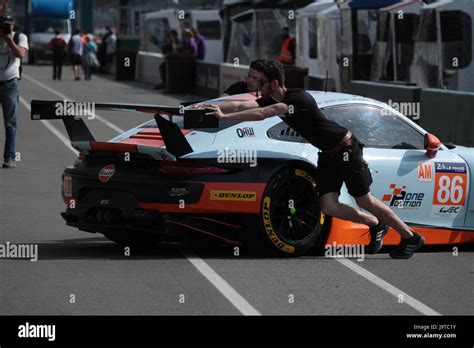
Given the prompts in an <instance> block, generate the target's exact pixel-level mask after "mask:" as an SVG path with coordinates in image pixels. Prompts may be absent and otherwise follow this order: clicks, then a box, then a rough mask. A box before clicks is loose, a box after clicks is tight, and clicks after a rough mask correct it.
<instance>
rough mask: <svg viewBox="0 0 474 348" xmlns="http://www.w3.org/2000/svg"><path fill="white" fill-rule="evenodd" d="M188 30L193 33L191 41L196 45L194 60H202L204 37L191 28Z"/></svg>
mask: <svg viewBox="0 0 474 348" xmlns="http://www.w3.org/2000/svg"><path fill="white" fill-rule="evenodd" d="M190 30H191V32H192V33H193V39H194V42H195V43H196V49H197V54H196V59H199V60H203V59H204V57H205V56H206V39H205V38H204V36H202V35H201V34H199V32H198V31H197V29H196V28H191V29H190Z"/></svg>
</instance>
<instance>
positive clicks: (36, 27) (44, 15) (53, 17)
mask: <svg viewBox="0 0 474 348" xmlns="http://www.w3.org/2000/svg"><path fill="white" fill-rule="evenodd" d="M74 18H75V12H74V0H29V1H28V9H27V16H26V17H25V33H26V34H27V35H28V42H29V50H28V62H29V63H30V64H34V63H37V62H40V61H51V58H52V52H51V50H50V49H49V47H48V44H49V41H50V40H51V39H52V38H53V37H54V36H55V31H56V29H58V30H59V31H60V34H61V36H62V38H63V39H64V40H65V41H66V42H69V40H70V38H71V35H72V26H73V23H72V22H73V20H74Z"/></svg>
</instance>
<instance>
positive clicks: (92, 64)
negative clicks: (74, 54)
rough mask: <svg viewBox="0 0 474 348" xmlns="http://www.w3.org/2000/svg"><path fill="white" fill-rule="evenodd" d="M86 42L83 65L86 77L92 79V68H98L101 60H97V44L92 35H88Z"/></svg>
mask: <svg viewBox="0 0 474 348" xmlns="http://www.w3.org/2000/svg"><path fill="white" fill-rule="evenodd" d="M85 42H86V44H85V45H84V53H83V55H82V65H83V67H84V75H85V77H84V79H85V80H90V79H91V76H92V70H93V69H94V68H97V67H98V65H99V62H98V61H97V56H96V52H97V44H96V43H95V42H94V41H93V40H92V36H91V35H86V37H85Z"/></svg>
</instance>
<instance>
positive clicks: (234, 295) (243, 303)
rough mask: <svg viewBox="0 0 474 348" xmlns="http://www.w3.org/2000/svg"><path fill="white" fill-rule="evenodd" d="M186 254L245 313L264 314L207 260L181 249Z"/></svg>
mask: <svg viewBox="0 0 474 348" xmlns="http://www.w3.org/2000/svg"><path fill="white" fill-rule="evenodd" d="M181 252H182V253H183V255H184V256H186V258H187V259H188V260H189V262H191V263H192V264H193V266H194V267H196V269H197V270H198V271H199V272H200V273H201V274H202V275H203V276H204V277H206V279H207V280H209V282H210V283H211V284H212V285H214V286H215V287H216V289H217V290H219V292H220V293H221V294H222V295H223V296H224V297H225V298H226V299H227V300H228V301H229V302H230V303H232V305H233V306H234V307H235V308H237V309H238V310H239V311H240V313H242V314H243V315H262V314H261V313H260V312H259V311H257V310H256V309H255V308H254V307H253V306H252V305H251V304H250V303H249V302H248V301H247V300H246V299H245V298H243V297H242V296H241V295H240V294H239V293H238V292H237V291H236V290H235V289H234V288H233V287H232V286H230V285H229V283H227V282H226V281H225V279H224V278H222V277H221V276H220V275H219V274H217V273H216V271H214V270H213V269H212V268H211V266H209V265H208V264H207V263H206V261H204V260H203V259H201V258H200V257H198V256H196V255H195V254H193V253H192V252H191V251H189V250H181Z"/></svg>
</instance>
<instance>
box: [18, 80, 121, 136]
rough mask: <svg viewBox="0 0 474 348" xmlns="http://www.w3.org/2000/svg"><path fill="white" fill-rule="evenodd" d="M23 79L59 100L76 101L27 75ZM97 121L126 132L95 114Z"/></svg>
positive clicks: (117, 130)
mask: <svg viewBox="0 0 474 348" xmlns="http://www.w3.org/2000/svg"><path fill="white" fill-rule="evenodd" d="M22 77H24V78H26V79H27V80H30V81H31V82H33V83H34V84H36V85H38V86H40V87H42V88H44V89H45V90H47V91H49V92H51V93H53V94H55V95H57V96H58V97H59V98H61V99H62V100H68V101H72V102H73V101H74V99H71V98H69V97H67V96H65V95H64V94H62V93H61V92H59V91H57V90H55V89H54V88H51V87H49V86H47V85H45V84H44V83H42V82H40V81H38V80H36V79H35V78H33V77H31V76H29V75H27V74H23V75H22ZM95 119H97V120H99V121H100V122H102V123H103V124H105V125H106V126H108V127H110V128H112V129H113V130H114V131H116V132H117V133H124V132H125V130H123V129H122V128H120V127H117V126H116V125H115V124H113V123H112V122H109V121H107V120H106V119H105V118H103V117H102V116H99V115H97V114H95Z"/></svg>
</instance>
